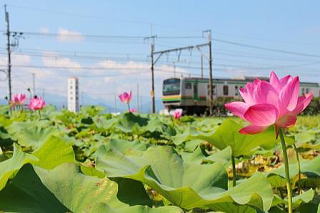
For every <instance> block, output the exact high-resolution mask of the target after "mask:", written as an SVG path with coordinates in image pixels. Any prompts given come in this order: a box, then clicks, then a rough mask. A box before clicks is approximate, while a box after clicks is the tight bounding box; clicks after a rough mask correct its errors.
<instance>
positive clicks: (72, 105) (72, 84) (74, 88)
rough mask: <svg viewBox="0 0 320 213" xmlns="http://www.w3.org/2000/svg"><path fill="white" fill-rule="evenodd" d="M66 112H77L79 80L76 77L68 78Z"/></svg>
mask: <svg viewBox="0 0 320 213" xmlns="http://www.w3.org/2000/svg"><path fill="white" fill-rule="evenodd" d="M68 110H69V111H71V112H78V111H79V80H78V78H76V77H71V78H68Z"/></svg>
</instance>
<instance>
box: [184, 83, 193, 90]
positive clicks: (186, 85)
mask: <svg viewBox="0 0 320 213" xmlns="http://www.w3.org/2000/svg"><path fill="white" fill-rule="evenodd" d="M184 88H185V89H191V88H192V85H191V83H185V84H184Z"/></svg>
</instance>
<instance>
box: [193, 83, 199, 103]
mask: <svg viewBox="0 0 320 213" xmlns="http://www.w3.org/2000/svg"><path fill="white" fill-rule="evenodd" d="M198 99H199V97H198V83H197V82H195V83H193V100H198Z"/></svg>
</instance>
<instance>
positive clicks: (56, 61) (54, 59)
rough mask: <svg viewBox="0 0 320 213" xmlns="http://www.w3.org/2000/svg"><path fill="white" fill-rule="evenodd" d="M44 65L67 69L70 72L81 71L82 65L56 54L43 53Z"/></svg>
mask: <svg viewBox="0 0 320 213" xmlns="http://www.w3.org/2000/svg"><path fill="white" fill-rule="evenodd" d="M42 63H43V65H44V66H47V67H52V68H61V67H66V68H68V70H70V71H75V70H80V69H81V65H80V63H78V62H76V61H74V60H72V59H70V58H67V57H62V56H59V55H58V54H56V53H54V52H43V57H42Z"/></svg>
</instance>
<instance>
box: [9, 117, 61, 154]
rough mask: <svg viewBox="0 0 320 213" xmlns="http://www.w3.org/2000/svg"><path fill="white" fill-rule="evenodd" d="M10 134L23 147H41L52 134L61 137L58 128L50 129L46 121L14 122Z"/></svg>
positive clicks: (10, 127)
mask: <svg viewBox="0 0 320 213" xmlns="http://www.w3.org/2000/svg"><path fill="white" fill-rule="evenodd" d="M8 132H9V134H10V135H11V136H12V138H13V139H15V140H17V141H18V143H19V144H20V145H21V146H27V147H29V146H31V147H35V148H37V147H39V146H41V144H42V143H43V142H44V141H46V140H47V139H48V137H50V136H51V135H52V134H55V135H59V134H61V132H59V131H58V130H57V129H56V128H53V127H48V124H47V122H46V121H43V122H37V121H27V122H14V123H12V124H11V125H10V126H9V127H8Z"/></svg>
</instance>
